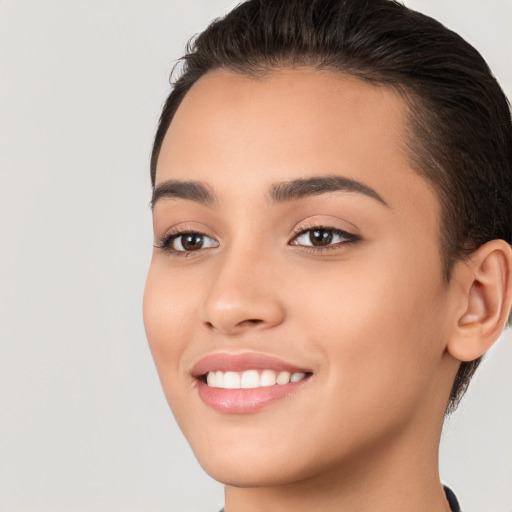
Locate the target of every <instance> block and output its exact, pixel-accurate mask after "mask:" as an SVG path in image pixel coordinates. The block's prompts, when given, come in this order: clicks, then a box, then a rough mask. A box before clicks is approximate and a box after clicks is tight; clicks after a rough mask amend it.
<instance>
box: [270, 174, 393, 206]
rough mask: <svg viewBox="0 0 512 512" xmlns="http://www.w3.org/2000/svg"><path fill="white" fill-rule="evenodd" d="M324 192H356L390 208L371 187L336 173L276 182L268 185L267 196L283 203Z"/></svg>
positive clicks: (273, 200) (275, 201)
mask: <svg viewBox="0 0 512 512" xmlns="http://www.w3.org/2000/svg"><path fill="white" fill-rule="evenodd" d="M326 192H358V193H360V194H364V195H365V196H368V197H371V198H372V199H375V200H377V201H379V202H380V203H382V204H383V205H384V206H387V207H388V208H390V206H389V205H388V203H386V201H384V199H383V198H382V197H381V196H380V195H379V194H378V193H377V192H376V191H375V190H373V188H370V187H369V186H368V185H365V184H364V183H361V182H359V181H356V180H353V179H350V178H346V177H345V176H338V175H336V174H332V175H328V176H315V177H312V178H305V179H297V180H293V181H285V182H282V183H276V184H274V185H272V186H271V187H270V191H269V198H270V200H271V201H272V202H274V203H283V202H286V201H294V200H297V199H302V198H305V197H310V196H316V195H320V194H325V193H326Z"/></svg>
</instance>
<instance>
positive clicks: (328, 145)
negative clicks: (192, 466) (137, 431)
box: [144, 68, 453, 486]
mask: <svg viewBox="0 0 512 512" xmlns="http://www.w3.org/2000/svg"><path fill="white" fill-rule="evenodd" d="M405 137H406V114H405V107H404V103H403V100H402V99H401V98H400V97H399V96H398V95H396V94H395V93H394V92H393V91H391V90H389V89H387V88H383V87H377V86H373V85H370V84H366V83H364V82H362V81H359V80H357V79H355V78H351V77H347V76H343V75H339V74H334V73H328V72H319V71H314V70H311V69H308V68H302V69H294V70H280V71H278V72H275V73H273V74H271V75H269V76H266V77H264V78H258V79H254V78H246V77H242V76H238V75H235V74H232V73H229V72H226V71H214V72H211V73H209V74H207V75H206V76H204V77H203V78H201V79H200V80H199V81H198V82H197V83H196V84H195V85H194V86H193V87H192V89H191V90H190V91H189V92H188V94H187V95H186V97H185V98H184V100H183V102H182V104H181V105H180V107H179V109H178V111H177V113H176V115H175V117H174V119H173V121H172V123H171V126H170V128H169V130H168V132H167V134H166V137H165V140H164V143H163V146H162V150H161V153H160V157H159V160H158V166H157V173H156V187H157V192H156V196H155V199H156V201H155V204H154V212H153V220H154V236H155V245H156V247H155V248H154V252H153V258H152V261H151V265H150V269H149V275H148V279H147V284H146V290H145V297H144V322H145V327H146V332H147V337H148V341H149V345H150V348H151V351H152V355H153V357H154V360H155V363H156V367H157V370H158V373H159V377H160V380H161V383H162V386H163V390H164V392H165V395H166V398H167V400H168V402H169V405H170V407H171V409H172V411H173V413H174V415H175V417H176V420H177V422H178V424H179V425H180V427H181V429H182V431H183V432H184V434H185V436H186V437H187V439H188V441H189V442H190V444H191V446H192V449H193V450H194V452H195V454H196V456H197V458H198V460H199V462H200V463H201V464H202V466H203V467H204V468H205V469H206V471H208V472H209V473H210V474H211V475H212V476H213V477H214V478H216V479H218V480H220V481H222V482H225V483H228V484H233V485H239V486H254V485H271V484H276V483H287V482H293V481H297V480H301V479H302V480H303V479H307V478H314V477H315V476H317V475H325V474H327V473H328V472H330V471H331V472H332V471H340V470H342V469H343V467H348V465H349V463H350V464H351V467H352V468H354V467H355V466H354V464H353V463H354V461H355V460H363V459H364V454H365V453H367V452H368V451H370V450H371V452H372V453H381V454H382V456H383V457H384V458H385V454H386V453H387V451H389V450H391V448H390V447H391V446H394V447H395V450H394V451H395V452H397V450H396V447H397V446H401V447H402V448H404V449H405V447H406V446H409V448H411V449H418V448H417V447H418V446H422V443H423V444H425V442H426V441H425V440H426V439H427V440H428V439H430V437H432V440H433V441H432V442H434V443H435V442H437V440H436V438H437V436H438V435H439V432H438V428H437V427H438V426H439V424H440V422H441V417H442V411H443V410H444V406H445V405H446V400H447V397H448V393H449V389H450V387H451V380H452V379H453V374H450V372H449V371H448V370H447V366H446V364H447V363H446V357H447V356H446V352H445V341H446V332H447V325H448V323H449V322H448V318H449V316H450V286H449V285H446V284H445V283H444V281H443V279H442V266H441V258H440V252H439V244H438V236H439V217H440V216H439V213H440V212H439V205H438V201H437V199H436V196H435V195H434V193H433V191H432V190H431V188H430V187H429V185H428V183H427V182H426V181H425V180H424V179H423V178H421V177H420V176H419V175H417V174H416V173H415V172H414V171H413V170H412V169H411V166H410V164H409V162H408V159H407V156H406V153H405V150H404V148H403V146H404V144H403V141H404V140H405ZM414 447H416V448H414Z"/></svg>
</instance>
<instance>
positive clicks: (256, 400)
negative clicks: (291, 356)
mask: <svg viewBox="0 0 512 512" xmlns="http://www.w3.org/2000/svg"><path fill="white" fill-rule="evenodd" d="M311 374H312V372H311V371H310V370H309V369H307V368H304V367H299V366H296V365H293V364H290V363H288V362H286V361H283V360H281V359H278V358H275V357H271V356H267V355H265V354H257V353H246V354H229V353H216V354H211V355H209V356H206V357H204V358H202V359H201V360H200V361H198V362H197V363H196V364H195V365H194V367H193V369H192V375H193V376H194V377H195V378H196V379H197V390H198V393H199V397H200V398H201V400H202V401H203V402H204V403H205V404H206V405H207V406H209V407H211V408H212V409H214V410H216V411H218V412H223V413H232V414H243V413H248V412H254V411H257V410H259V409H261V408H262V407H265V406H267V405H270V404H271V403H274V402H276V401H278V400H281V399H285V398H287V397H290V396H291V395H292V394H294V393H295V392H296V391H298V390H299V389H300V388H301V387H302V386H303V385H304V384H305V383H306V382H307V381H308V380H309V377H310V376H311Z"/></svg>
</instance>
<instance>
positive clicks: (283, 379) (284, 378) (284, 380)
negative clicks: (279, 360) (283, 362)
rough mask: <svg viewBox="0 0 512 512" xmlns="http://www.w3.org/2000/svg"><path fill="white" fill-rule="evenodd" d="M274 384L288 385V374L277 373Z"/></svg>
mask: <svg viewBox="0 0 512 512" xmlns="http://www.w3.org/2000/svg"><path fill="white" fill-rule="evenodd" d="M276 382H277V383H278V384H280V385H283V384H288V382H290V372H279V375H278V376H277V379H276Z"/></svg>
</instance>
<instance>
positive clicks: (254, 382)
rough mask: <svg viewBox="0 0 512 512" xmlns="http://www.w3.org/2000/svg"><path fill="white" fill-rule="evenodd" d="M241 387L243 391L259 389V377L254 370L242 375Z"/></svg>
mask: <svg viewBox="0 0 512 512" xmlns="http://www.w3.org/2000/svg"><path fill="white" fill-rule="evenodd" d="M241 387H242V388H244V389H250V388H259V387H260V376H259V373H258V372H257V371H256V370H247V371H246V372H244V373H242V382H241Z"/></svg>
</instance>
